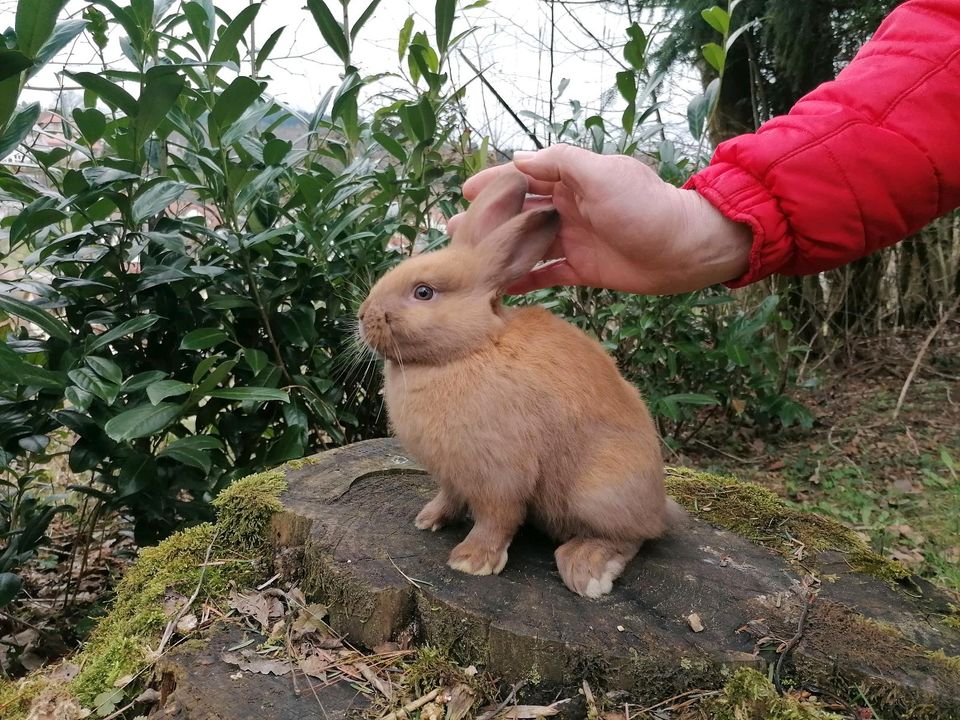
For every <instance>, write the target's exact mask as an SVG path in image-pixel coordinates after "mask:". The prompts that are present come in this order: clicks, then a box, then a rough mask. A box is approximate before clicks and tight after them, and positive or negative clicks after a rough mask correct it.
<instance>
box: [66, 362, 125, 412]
mask: <svg viewBox="0 0 960 720" xmlns="http://www.w3.org/2000/svg"><path fill="white" fill-rule="evenodd" d="M67 377H69V378H70V380H71V382H73V384H74V385H76V386H77V387H78V388H80V389H81V390H86V391H87V392H88V393H92V394H93V395H96V396H97V397H98V398H100V399H101V400H103V401H104V402H105V403H106V404H107V405H112V404H113V402H114V401H115V400H116V399H117V396H118V395H119V394H120V387H119V386H118V385H116V384H114V383H112V382H109V381H108V380H104V379H103V378H101V377H100V376H99V375H98V374H97V373H95V372H93V370H91V369H90V368H85V367H82V368H77V369H75V370H71V371H70V372H68V373H67Z"/></svg>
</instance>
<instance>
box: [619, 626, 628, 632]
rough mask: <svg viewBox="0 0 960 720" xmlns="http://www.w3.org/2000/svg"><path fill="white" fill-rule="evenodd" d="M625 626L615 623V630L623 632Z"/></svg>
mask: <svg viewBox="0 0 960 720" xmlns="http://www.w3.org/2000/svg"><path fill="white" fill-rule="evenodd" d="M624 630H626V628H625V627H624V626H623V625H617V632H623V631H624Z"/></svg>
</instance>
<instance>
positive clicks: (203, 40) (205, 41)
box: [183, 0, 217, 53]
mask: <svg viewBox="0 0 960 720" xmlns="http://www.w3.org/2000/svg"><path fill="white" fill-rule="evenodd" d="M183 14H184V16H185V17H186V18H187V25H189V26H190V32H192V33H193V36H194V37H195V38H196V40H197V42H198V43H200V47H201V48H203V50H204V52H207V53H209V52H210V43H211V41H212V39H213V33H214V30H215V27H216V22H217V20H216V15H215V14H214V10H213V0H206V2H187V3H184V4H183Z"/></svg>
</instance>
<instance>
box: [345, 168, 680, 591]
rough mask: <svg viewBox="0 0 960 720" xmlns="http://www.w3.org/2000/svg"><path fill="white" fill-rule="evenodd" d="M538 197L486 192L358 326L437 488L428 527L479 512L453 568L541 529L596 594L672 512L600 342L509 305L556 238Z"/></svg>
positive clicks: (424, 514)
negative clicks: (533, 201) (379, 360)
mask: <svg viewBox="0 0 960 720" xmlns="http://www.w3.org/2000/svg"><path fill="white" fill-rule="evenodd" d="M526 191H527V182H526V179H525V178H524V176H523V175H521V174H520V173H514V174H511V175H508V176H506V177H504V178H501V179H500V180H499V181H497V182H495V183H493V184H492V185H491V186H489V187H487V188H485V189H484V191H483V192H482V193H481V195H480V196H479V197H478V198H477V199H476V201H475V202H474V203H473V204H472V205H471V206H470V209H469V210H468V211H467V212H466V215H465V216H464V219H463V221H462V223H461V225H460V227H459V228H458V229H457V232H456V233H455V236H454V237H453V239H452V240H451V243H450V244H449V246H448V247H446V248H444V249H442V250H438V251H435V252H430V253H424V254H421V255H417V256H414V257H412V258H410V259H408V260H406V261H404V262H402V263H401V264H399V265H398V266H396V267H395V268H393V269H392V270H390V271H389V272H387V273H386V274H385V275H384V276H383V277H382V278H381V279H380V280H379V281H378V282H377V283H376V284H375V286H374V287H373V289H372V290H371V292H370V294H369V296H368V297H367V299H366V300H365V301H364V302H363V304H362V306H361V307H360V311H359V314H358V315H359V319H360V324H359V332H360V336H361V338H362V339H363V341H364V342H366V343H367V344H368V345H369V346H370V347H371V348H373V349H374V350H375V351H376V352H377V353H378V354H379V355H381V356H382V357H383V358H384V393H385V400H386V407H387V412H388V415H389V419H390V423H391V426H392V428H393V431H394V433H395V434H396V436H397V438H398V439H399V440H400V442H401V443H402V444H403V445H404V447H405V448H406V449H407V450H408V451H409V452H410V453H411V454H412V455H413V456H414V457H416V458H417V459H418V460H419V461H420V462H421V463H422V464H423V466H424V467H426V468H427V470H428V471H429V472H430V474H431V475H432V476H433V477H434V478H435V479H436V480H437V482H438V484H439V492H438V493H437V495H436V497H434V498H433V499H432V500H431V501H430V502H428V503H427V504H426V506H425V507H424V508H423V510H422V511H421V512H420V514H419V515H417V517H416V520H415V524H416V526H417V527H418V528H420V529H422V530H437V529H439V528H441V527H443V526H444V525H448V524H450V523H454V522H457V521H458V520H460V519H462V518H463V517H465V516H466V515H467V514H468V513H469V515H470V516H471V517H472V519H473V523H474V524H473V528H472V529H471V530H470V532H469V534H468V535H467V536H466V538H465V539H464V540H463V542H461V543H460V544H459V545H457V546H456V547H455V548H454V549H453V551H452V552H451V553H450V557H449V561H448V564H449V565H450V567H452V568H454V569H456V570H460V571H463V572H466V573H471V574H474V575H485V574H490V573H494V574H495V573H499V572H500V571H501V570H502V569H503V568H504V565H505V564H506V562H507V548H508V547H509V545H510V542H511V540H512V538H513V536H514V534H515V533H516V531H517V529H518V528H519V527H520V525H521V524H522V523H524V522H525V521H529V522H532V523H534V524H536V525H537V526H539V527H540V528H541V529H542V530H543V531H545V532H546V533H547V534H549V535H550V536H552V537H553V538H555V539H556V540H558V541H559V542H560V543H562V544H561V545H560V547H559V548H558V549H557V550H556V553H555V557H556V562H557V567H558V569H559V571H560V576H561V578H562V579H563V582H564V583H565V584H566V585H567V587H568V588H570V589H571V590H573V591H574V592H576V593H579V594H580V595H585V596H587V597H592V598H593V597H599V596H600V595H603V594H605V593H608V592H610V590H611V587H612V584H613V581H614V580H615V579H616V578H617V577H618V576H619V575H620V574H621V573H622V572H623V569H624V567H625V566H626V564H627V562H629V560H630V559H631V558H632V557H633V556H634V555H635V554H636V553H637V550H638V549H639V547H640V544H641V543H642V542H643V541H644V540H646V539H650V538H655V537H657V536H659V535H661V534H662V533H663V532H664V531H665V529H666V527H667V522H668V519H669V516H670V515H671V513H672V512H673V508H674V507H675V506H673V505H672V501H669V500H668V499H667V496H666V492H665V489H664V484H663V462H662V458H661V454H660V443H659V438H658V436H657V433H656V430H655V427H654V424H653V422H652V420H651V418H650V414H649V412H648V411H647V408H646V405H645V404H644V402H643V400H642V399H641V397H640V394H639V393H638V392H637V390H636V388H635V387H634V386H633V385H631V384H630V383H628V382H627V381H626V380H624V379H623V377H621V375H620V373H619V371H618V370H617V367H616V365H615V363H614V361H613V360H612V359H611V358H610V357H609V356H608V355H607V354H606V352H605V351H604V350H603V348H602V347H601V346H600V345H599V344H598V343H597V342H596V341H595V340H593V339H591V338H589V337H588V336H587V335H586V334H584V333H583V332H581V331H580V330H579V329H577V328H576V327H574V326H573V325H571V324H569V323H567V322H565V321H563V320H561V319H560V318H558V317H556V316H554V315H552V314H551V313H549V312H548V311H547V310H545V309H543V308H540V307H518V308H514V307H506V306H504V305H503V304H502V303H501V297H502V295H503V293H504V291H505V289H506V288H507V287H508V286H509V285H510V284H511V283H512V282H515V281H516V280H518V279H519V278H521V277H522V276H523V275H525V274H526V273H527V272H528V271H529V270H530V269H531V268H533V267H534V265H535V264H536V263H537V262H538V261H539V260H540V259H541V258H542V257H544V255H545V253H547V251H548V249H549V248H550V246H551V243H552V242H553V241H554V239H555V236H556V233H557V229H558V223H559V221H558V217H557V214H556V212H555V211H554V210H553V209H552V208H548V209H536V210H528V211H526V212H524V211H523V205H524V200H525V197H526ZM424 288H427V289H426V290H425V289H424Z"/></svg>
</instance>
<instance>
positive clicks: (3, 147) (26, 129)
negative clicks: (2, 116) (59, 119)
mask: <svg viewBox="0 0 960 720" xmlns="http://www.w3.org/2000/svg"><path fill="white" fill-rule="evenodd" d="M39 117H40V103H31V104H30V105H27V106H26V107H24V108H21V109H20V110H17V111H16V112H15V113H14V114H13V116H12V117H11V118H10V122H9V123H8V124H7V126H6V128H4V130H3V134H2V135H0V160H3V159H4V158H6V157H7V155H9V154H10V153H12V152H13V151H14V150H16V149H17V146H18V145H19V144H20V143H21V142H23V140H24V138H26V137H27V135H29V134H30V131H31V130H33V126H34V125H36V123H37V118H39Z"/></svg>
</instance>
